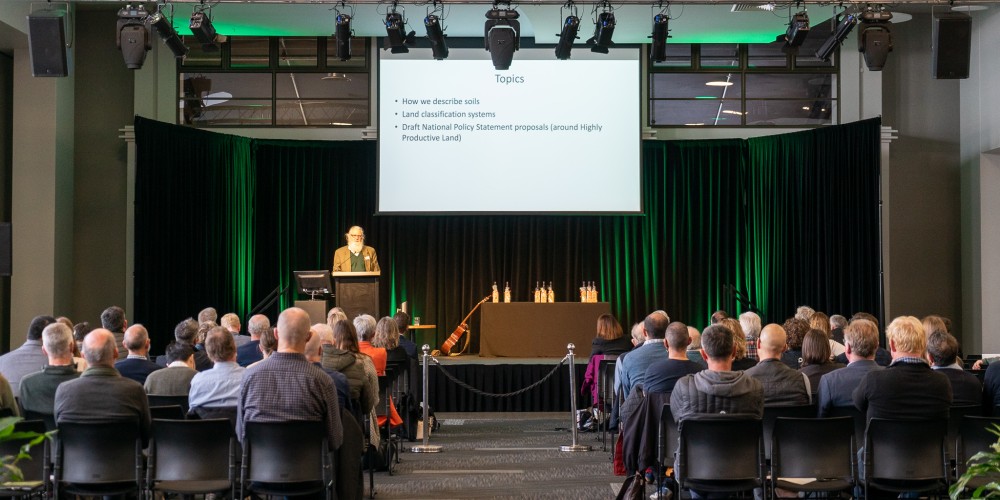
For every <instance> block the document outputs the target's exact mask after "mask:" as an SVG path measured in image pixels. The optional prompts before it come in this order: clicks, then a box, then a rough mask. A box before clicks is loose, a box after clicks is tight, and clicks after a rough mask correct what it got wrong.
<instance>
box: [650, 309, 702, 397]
mask: <svg viewBox="0 0 1000 500" xmlns="http://www.w3.org/2000/svg"><path fill="white" fill-rule="evenodd" d="M664 341H665V342H666V345H667V357H666V358H665V359H659V360H656V361H654V362H653V363H652V364H650V365H649V368H646V376H645V382H644V383H643V387H644V388H645V390H646V393H647V394H648V393H653V392H671V391H673V390H674V384H676V383H677V380H679V379H680V378H681V377H683V376H685V375H689V374H692V373H698V372H700V371H701V370H702V368H701V365H699V364H697V363H695V362H693V361H691V360H690V359H688V357H687V348H688V344H690V343H691V337H690V336H689V335H688V329H687V326H686V325H685V324H684V323H681V322H679V321H675V322H673V323H670V324H669V325H667V332H666V334H665V335H664Z"/></svg>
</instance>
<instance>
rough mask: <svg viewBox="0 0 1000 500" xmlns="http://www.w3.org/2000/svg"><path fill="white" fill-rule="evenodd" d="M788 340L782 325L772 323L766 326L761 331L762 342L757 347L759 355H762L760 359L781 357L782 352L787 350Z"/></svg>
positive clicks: (760, 340)
mask: <svg viewBox="0 0 1000 500" xmlns="http://www.w3.org/2000/svg"><path fill="white" fill-rule="evenodd" d="M787 340H788V335H787V334H786V333H785V329H784V328H782V327H781V325H778V324H775V323H771V324H769V325H767V326H765V327H764V329H763V330H761V331H760V339H759V342H760V344H759V346H758V348H757V354H758V356H760V359H767V358H780V357H781V353H783V352H785V342H786V341H787Z"/></svg>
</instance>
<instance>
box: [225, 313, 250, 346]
mask: <svg viewBox="0 0 1000 500" xmlns="http://www.w3.org/2000/svg"><path fill="white" fill-rule="evenodd" d="M219 325H221V326H222V327H224V328H225V329H226V330H228V331H229V333H231V334H233V340H234V341H235V342H236V347H239V346H241V345H243V344H246V343H247V342H250V337H247V336H246V335H240V328H241V327H242V326H243V325H241V324H240V317H239V316H237V315H236V314H235V313H226V314H223V315H222V319H221V320H219Z"/></svg>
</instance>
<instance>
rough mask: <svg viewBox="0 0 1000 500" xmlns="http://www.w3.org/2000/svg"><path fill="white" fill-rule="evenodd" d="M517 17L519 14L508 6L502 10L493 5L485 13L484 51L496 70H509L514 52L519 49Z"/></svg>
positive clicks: (519, 24)
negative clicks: (487, 53)
mask: <svg viewBox="0 0 1000 500" xmlns="http://www.w3.org/2000/svg"><path fill="white" fill-rule="evenodd" d="M518 17H520V14H518V13H517V11H516V10H513V9H510V8H509V4H508V8H502V9H501V8H498V4H493V8H492V9H490V10H489V11H487V12H486V24H485V25H484V26H483V31H484V35H485V42H486V50H487V51H489V53H490V59H492V60H493V67H494V68H495V69H497V70H506V69H510V63H511V62H512V61H513V60H514V51H516V50H517V49H519V48H520V44H521V23H520V22H519V21H518V20H517V18H518Z"/></svg>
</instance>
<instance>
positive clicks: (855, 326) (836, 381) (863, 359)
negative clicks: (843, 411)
mask: <svg viewBox="0 0 1000 500" xmlns="http://www.w3.org/2000/svg"><path fill="white" fill-rule="evenodd" d="M876 349H878V327H877V326H875V323H872V322H871V321H868V320H866V319H859V320H857V321H852V322H851V323H850V324H849V325H847V326H846V327H845V328H844V350H845V354H846V355H847V359H848V360H849V361H850V363H849V364H848V365H847V367H845V368H844V369H843V370H834V371H832V372H830V373H827V374H826V375H823V376H822V377H820V379H819V387H818V389H817V395H816V397H817V399H818V400H819V416H820V417H828V416H830V415H831V414H832V412H833V409H834V408H836V407H846V406H851V407H853V406H854V397H853V394H854V389H856V388H857V387H858V384H859V383H860V382H861V379H862V378H864V376H865V375H867V374H868V372H870V371H874V370H882V369H883V368H882V367H881V366H879V365H878V364H877V363H875V350H876Z"/></svg>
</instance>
